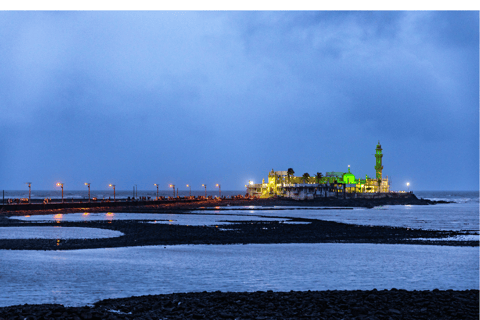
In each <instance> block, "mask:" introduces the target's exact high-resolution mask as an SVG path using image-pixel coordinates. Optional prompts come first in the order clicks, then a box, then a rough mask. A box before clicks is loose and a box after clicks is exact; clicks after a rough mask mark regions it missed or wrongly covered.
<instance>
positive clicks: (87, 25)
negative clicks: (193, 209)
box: [0, 11, 479, 191]
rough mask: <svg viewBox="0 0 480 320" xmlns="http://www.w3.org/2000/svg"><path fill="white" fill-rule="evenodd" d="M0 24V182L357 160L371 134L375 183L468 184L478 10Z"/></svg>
mask: <svg viewBox="0 0 480 320" xmlns="http://www.w3.org/2000/svg"><path fill="white" fill-rule="evenodd" d="M0 39H1V41H0V189H5V190H23V189H27V186H26V184H25V182H32V189H37V190H55V189H56V187H55V184H56V183H57V182H62V183H64V185H65V189H70V190H83V189H85V188H86V187H85V186H84V183H85V182H90V183H91V186H92V189H93V190H107V189H108V184H110V183H112V184H115V185H116V188H117V190H131V189H132V186H133V185H135V184H136V185H137V186H138V189H139V190H150V189H151V190H154V189H155V187H154V185H153V184H154V183H158V184H159V185H160V189H163V190H167V189H168V186H169V184H171V183H174V184H175V185H176V186H177V187H179V189H180V190H181V189H182V186H183V185H186V184H191V185H192V190H202V189H203V188H202V186H201V185H202V184H207V188H208V189H214V185H215V184H217V183H219V184H221V187H222V190H243V189H244V185H245V184H246V183H247V182H248V180H253V181H254V182H256V183H259V182H261V180H262V179H263V178H265V179H267V175H268V172H269V171H270V170H271V169H274V170H276V171H281V170H287V169H288V168H293V169H294V170H295V172H296V174H297V175H302V174H303V173H305V172H308V173H309V174H310V175H314V174H315V173H316V172H322V173H323V174H325V172H327V171H343V172H346V171H347V166H348V165H350V166H351V172H352V173H353V174H355V175H356V176H360V177H365V175H369V176H371V177H373V176H375V169H374V166H375V157H374V155H373V154H374V152H375V147H376V144H377V143H378V141H380V143H381V145H382V148H383V153H384V156H383V166H384V169H383V174H384V176H385V175H387V176H388V177H389V178H390V179H391V183H392V184H391V188H392V190H405V189H406V183H407V182H410V189H411V190H414V191H415V190H478V189H479V12H478V11H387V12H380V11H372V12H369V11H362V12H360V11H355V12H349V11H305V12H303V11H186V12H180V11H179V12H177V11H52V12H48V11H18V12H16V11H2V12H0ZM162 186H163V187H162ZM184 189H185V190H187V188H186V187H185V188H184Z"/></svg>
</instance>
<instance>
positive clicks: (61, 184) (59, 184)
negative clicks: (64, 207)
mask: <svg viewBox="0 0 480 320" xmlns="http://www.w3.org/2000/svg"><path fill="white" fill-rule="evenodd" d="M57 186H59V187H61V188H62V203H63V183H60V182H58V183H57Z"/></svg>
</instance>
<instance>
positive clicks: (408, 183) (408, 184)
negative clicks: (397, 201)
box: [407, 182, 410, 192]
mask: <svg viewBox="0 0 480 320" xmlns="http://www.w3.org/2000/svg"><path fill="white" fill-rule="evenodd" d="M407 188H408V192H410V182H407Z"/></svg>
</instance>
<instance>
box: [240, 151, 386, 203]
mask: <svg viewBox="0 0 480 320" xmlns="http://www.w3.org/2000/svg"><path fill="white" fill-rule="evenodd" d="M382 158H383V154H382V146H381V145H380V141H379V142H378V144H377V147H376V149H375V178H370V177H368V176H367V175H366V176H365V179H361V178H356V177H355V175H354V174H353V173H352V172H350V165H349V166H348V171H347V172H334V171H332V172H327V173H326V174H325V176H323V174H321V173H320V172H317V174H316V175H315V176H313V177H311V176H310V175H309V174H308V173H305V174H304V175H303V176H294V173H295V172H294V171H293V169H291V168H290V169H289V170H287V171H274V170H273V169H272V171H270V172H269V173H268V181H267V182H265V179H263V181H262V183H257V184H252V183H251V184H249V185H247V186H246V187H247V193H248V194H249V195H251V196H255V197H261V198H270V197H287V198H292V199H297V200H304V199H314V198H321V197H343V198H347V197H348V198H352V197H354V198H370V197H378V196H379V195H381V194H383V195H385V194H387V193H390V182H389V180H388V176H386V177H385V178H383V176H382V171H383V164H382Z"/></svg>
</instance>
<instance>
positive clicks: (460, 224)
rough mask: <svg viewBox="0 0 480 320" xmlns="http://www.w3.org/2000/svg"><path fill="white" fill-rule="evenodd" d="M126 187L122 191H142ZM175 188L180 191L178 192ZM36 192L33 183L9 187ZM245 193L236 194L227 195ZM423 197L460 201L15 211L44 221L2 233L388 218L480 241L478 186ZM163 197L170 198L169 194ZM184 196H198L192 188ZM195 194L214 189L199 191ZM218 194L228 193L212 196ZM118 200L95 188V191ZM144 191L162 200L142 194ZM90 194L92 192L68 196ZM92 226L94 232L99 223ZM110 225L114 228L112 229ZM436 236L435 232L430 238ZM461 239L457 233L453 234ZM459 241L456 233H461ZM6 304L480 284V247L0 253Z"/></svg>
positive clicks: (1, 295)
mask: <svg viewBox="0 0 480 320" xmlns="http://www.w3.org/2000/svg"><path fill="white" fill-rule="evenodd" d="M132 193H133V192H132V191H130V192H123V191H119V192H117V193H116V197H117V198H121V197H125V198H126V197H128V196H130V197H131V196H132V195H133V194H132ZM171 193H172V195H173V191H171ZM5 194H6V197H7V195H8V197H10V198H24V197H28V190H27V192H25V191H5ZM236 194H242V192H241V191H226V192H222V195H226V196H228V195H236ZM415 194H416V195H417V197H418V198H424V199H431V200H446V201H452V202H453V203H448V204H437V205H428V206H415V205H409V206H407V205H405V206H403V205H402V206H381V207H375V208H373V209H364V208H327V207H313V208H304V207H301V206H298V207H280V206H270V207H257V206H244V207H243V206H237V207H233V206H232V207H227V208H216V207H212V208H207V210H201V211H194V212H192V213H190V214H188V215H180V214H171V213H156V214H142V213H138V214H135V213H117V212H116V213H111V212H103V213H95V214H94V213H90V214H82V213H75V214H62V213H56V214H55V215H53V214H52V215H44V216H30V217H28V216H23V217H22V216H20V217H11V219H19V220H21V221H30V222H36V223H38V226H35V227H23V228H22V227H16V228H8V227H4V228H0V241H1V239H15V238H21V239H26V238H28V239H32V240H31V241H35V239H36V238H52V239H71V238H106V237H119V236H121V234H120V233H115V232H111V230H104V229H99V228H68V227H56V228H55V227H51V226H42V223H44V222H46V221H55V220H56V221H59V220H62V221H83V220H115V219H127V220H134V219H139V220H143V222H144V223H170V224H182V225H183V224H184V225H210V226H218V227H220V228H221V227H222V225H225V224H232V223H234V221H239V220H261V219H263V220H268V219H271V220H276V221H281V222H283V223H291V221H289V218H290V217H302V218H313V219H322V220H329V221H338V222H345V223H352V224H360V225H388V226H401V227H407V228H420V229H426V230H455V231H458V232H459V233H460V234H461V236H459V237H458V240H472V239H473V240H476V241H478V238H479V233H480V232H479V192H478V191H473V192H472V191H424V192H415ZM160 195H165V196H168V195H169V193H168V192H166V191H164V192H162V193H161V194H160ZM180 195H181V196H182V195H189V191H186V192H185V191H184V192H183V194H182V192H180ZM192 195H204V192H199V191H197V192H195V193H194V192H193V191H192ZM208 195H218V191H217V192H216V193H213V192H212V193H209V194H208ZM93 196H96V197H97V198H99V199H101V198H108V197H113V192H111V193H109V192H106V191H101V192H94V191H92V197H93ZM136 196H145V197H148V196H150V197H155V196H156V192H152V191H148V192H147V191H145V192H140V191H138V195H136ZM34 197H35V198H38V199H43V198H52V199H58V198H60V197H61V194H60V196H59V192H58V191H33V190H32V198H34ZM65 197H66V198H68V197H71V198H72V199H83V198H86V197H88V194H87V193H86V192H84V191H76V192H75V191H73V192H70V193H67V192H66V193H65ZM90 229H92V230H90ZM109 231H110V232H109ZM427 240H428V239H427ZM450 240H452V239H450ZM453 240H455V239H453ZM0 288H1V290H0V306H11V305H19V304H26V303H28V304H42V303H60V304H63V305H65V306H83V305H90V304H92V303H94V302H96V301H99V300H102V299H107V298H123V297H130V296H140V295H151V294H168V293H174V292H202V291H216V290H220V291H224V292H227V291H228V292H238V291H248V292H252V291H259V290H260V291H266V290H273V291H291V290H295V291H305V290H371V289H378V290H382V289H392V288H397V289H406V290H432V289H441V290H447V289H454V290H466V289H479V247H478V246H476V247H464V246H442V245H417V244H411V245H410V244H396V245H395V244H393V245H392V244H351V243H323V244H301V243H296V244H247V245H171V246H144V247H124V248H104V249H82V250H69V251H62V250H57V251H36V250H0Z"/></svg>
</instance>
